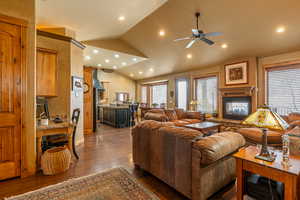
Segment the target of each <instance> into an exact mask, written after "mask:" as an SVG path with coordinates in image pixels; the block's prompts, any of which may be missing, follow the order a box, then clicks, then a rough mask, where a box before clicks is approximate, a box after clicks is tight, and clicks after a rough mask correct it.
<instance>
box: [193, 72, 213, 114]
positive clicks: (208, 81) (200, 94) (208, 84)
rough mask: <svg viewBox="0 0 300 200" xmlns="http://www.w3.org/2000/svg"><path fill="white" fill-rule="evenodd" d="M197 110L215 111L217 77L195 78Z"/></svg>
mask: <svg viewBox="0 0 300 200" xmlns="http://www.w3.org/2000/svg"><path fill="white" fill-rule="evenodd" d="M195 81H196V98H197V102H198V106H197V107H198V110H199V111H200V112H203V113H213V112H216V111H217V98H218V95H217V77H215V76H213V77H207V78H200V79H196V80H195Z"/></svg>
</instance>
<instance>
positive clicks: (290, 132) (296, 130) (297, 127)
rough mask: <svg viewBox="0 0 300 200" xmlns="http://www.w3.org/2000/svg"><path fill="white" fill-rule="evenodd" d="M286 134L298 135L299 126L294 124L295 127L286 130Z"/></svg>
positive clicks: (299, 135) (299, 133)
mask: <svg viewBox="0 0 300 200" xmlns="http://www.w3.org/2000/svg"><path fill="white" fill-rule="evenodd" d="M286 134H288V135H289V136H296V137H300V127H299V126H296V127H295V128H293V129H291V130H289V131H287V132H286Z"/></svg>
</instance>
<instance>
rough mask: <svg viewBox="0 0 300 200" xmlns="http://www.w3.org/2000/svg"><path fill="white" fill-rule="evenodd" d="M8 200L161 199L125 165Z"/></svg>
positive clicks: (8, 199)
mask: <svg viewBox="0 0 300 200" xmlns="http://www.w3.org/2000/svg"><path fill="white" fill-rule="evenodd" d="M6 199H7V200H62V199H63V200H70V199H72V200H79V199H80V200H135V199H136V200H158V197H156V196H155V195H154V194H153V193H152V192H150V191H148V190H147V189H146V188H144V187H143V186H142V185H141V184H139V183H138V182H137V181H136V180H135V178H134V177H132V176H131V175H130V174H129V172H127V171H126V170H125V169H123V168H114V169H111V170H109V171H106V172H102V173H97V174H93V175H89V176H84V177H80V178H76V179H71V180H68V181H65V182H62V183H58V184H56V185H51V186H48V187H45V188H41V189H38V190H35V191H31V192H28V193H25V194H22V195H18V196H14V197H10V198H6Z"/></svg>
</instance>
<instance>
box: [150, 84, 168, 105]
mask: <svg viewBox="0 0 300 200" xmlns="http://www.w3.org/2000/svg"><path fill="white" fill-rule="evenodd" d="M151 89H152V104H158V105H161V104H166V103H167V85H165V84H164V85H153V86H152V87H151Z"/></svg>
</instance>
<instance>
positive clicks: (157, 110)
mask: <svg viewBox="0 0 300 200" xmlns="http://www.w3.org/2000/svg"><path fill="white" fill-rule="evenodd" d="M148 112H151V113H160V114H165V111H164V109H151V110H149V111H148ZM148 112H147V113H148Z"/></svg>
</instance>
